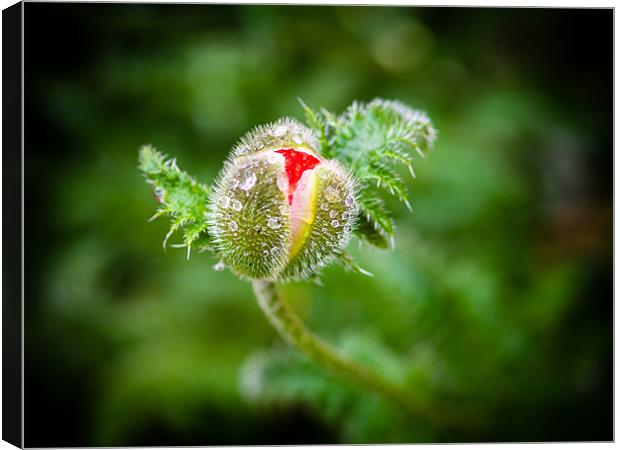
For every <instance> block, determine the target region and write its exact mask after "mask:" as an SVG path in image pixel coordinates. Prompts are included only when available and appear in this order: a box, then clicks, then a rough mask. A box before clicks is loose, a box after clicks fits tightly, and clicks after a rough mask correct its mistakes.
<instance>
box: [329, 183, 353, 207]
mask: <svg viewBox="0 0 620 450" xmlns="http://www.w3.org/2000/svg"><path fill="white" fill-rule="evenodd" d="M325 198H326V199H327V201H329V202H332V203H333V202H335V201H337V200H338V191H337V190H336V189H335V188H334V187H333V186H327V187H326V188H325ZM347 206H348V205H347Z"/></svg>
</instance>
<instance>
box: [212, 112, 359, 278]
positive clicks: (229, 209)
mask: <svg viewBox="0 0 620 450" xmlns="http://www.w3.org/2000/svg"><path fill="white" fill-rule="evenodd" d="M316 148H318V141H317V139H316V137H315V135H314V133H313V132H312V131H311V130H310V129H308V128H307V127H305V126H304V125H302V124H301V123H299V122H297V121H296V120H293V119H281V120H279V121H277V122H275V123H273V124H270V125H265V126H261V127H258V128H257V129H255V130H253V131H252V132H250V133H248V134H247V135H246V136H244V137H243V138H242V139H241V140H240V142H239V143H238V144H237V146H236V147H235V148H234V149H233V151H232V154H231V157H230V158H229V160H228V161H226V163H225V165H224V167H223V169H222V171H221V173H220V175H219V177H218V181H217V183H216V187H215V190H214V192H213V195H212V196H211V203H210V204H209V212H208V216H209V232H210V234H211V235H212V236H213V244H214V246H215V249H216V252H217V253H218V255H219V256H220V257H221V259H222V262H223V263H224V264H225V265H226V266H228V267H229V268H230V269H231V270H232V271H233V272H235V273H236V274H237V275H239V276H241V277H243V278H248V279H266V280H289V279H304V278H307V277H309V276H312V275H314V274H316V273H317V272H318V271H319V270H320V269H321V268H322V267H324V266H325V265H327V264H328V263H329V262H331V261H332V259H333V258H335V257H336V256H337V254H338V252H339V251H340V250H341V249H343V248H344V247H345V246H346V244H347V242H348V241H349V237H350V234H351V229H352V227H353V226H354V220H355V217H356V215H357V203H356V201H355V182H354V180H353V178H352V176H351V174H350V173H349V171H348V170H347V169H346V168H345V167H344V166H342V165H341V164H340V163H339V162H338V161H335V160H326V159H323V158H322V157H321V156H320V155H319V154H318V153H317V152H316V150H315V149H316Z"/></svg>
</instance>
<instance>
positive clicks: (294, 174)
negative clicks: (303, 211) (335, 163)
mask: <svg viewBox="0 0 620 450" xmlns="http://www.w3.org/2000/svg"><path fill="white" fill-rule="evenodd" d="M276 153H280V154H281V155H282V156H284V160H285V161H284V170H285V171H286V176H287V177H288V203H289V205H291V204H292V203H293V194H294V193H295V189H297V182H298V181H299V179H300V178H301V176H302V175H303V173H304V172H305V171H306V170H310V169H314V167H315V166H316V165H318V164H320V163H321V161H319V160H318V159H317V158H315V157H314V156H312V155H310V154H309V153H305V152H298V151H297V150H295V149H294V148H283V149H280V150H276Z"/></svg>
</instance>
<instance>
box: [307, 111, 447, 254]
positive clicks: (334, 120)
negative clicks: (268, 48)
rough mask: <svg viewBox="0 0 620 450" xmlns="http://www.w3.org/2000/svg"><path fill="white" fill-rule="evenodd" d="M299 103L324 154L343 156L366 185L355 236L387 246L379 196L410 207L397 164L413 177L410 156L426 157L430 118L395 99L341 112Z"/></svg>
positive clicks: (388, 222) (388, 233) (387, 220)
mask: <svg viewBox="0 0 620 450" xmlns="http://www.w3.org/2000/svg"><path fill="white" fill-rule="evenodd" d="M301 103H302V106H303V108H304V111H305V112H306V119H307V121H308V125H309V126H310V127H311V128H313V129H315V130H316V131H317V132H318V133H319V135H320V138H321V143H322V149H321V151H322V154H323V155H324V156H326V157H329V158H336V159H338V160H340V161H341V162H342V163H343V164H344V165H345V166H347V167H348V168H349V169H350V170H351V171H352V172H353V173H354V175H355V177H356V178H357V180H358V181H359V182H361V184H362V189H361V190H360V191H359V193H358V195H357V201H358V204H359V205H360V214H359V220H358V228H357V231H356V234H357V235H358V236H359V237H361V238H362V239H364V240H366V241H368V242H369V243H371V244H372V245H375V246H378V247H382V248H385V247H388V245H389V241H390V239H391V238H392V236H393V222H392V218H391V215H390V212H389V211H388V210H387V209H386V207H385V204H384V203H383V201H382V200H381V197H380V196H379V194H380V193H383V192H387V193H389V194H391V195H394V196H395V197H397V198H398V199H399V200H400V201H401V202H403V203H404V204H405V205H406V206H407V208H409V209H410V210H411V206H410V204H409V200H408V192H407V187H406V184H405V183H404V181H403V180H402V178H401V177H400V175H399V174H398V173H397V171H396V170H395V164H402V165H404V166H405V167H406V168H407V169H408V170H409V172H410V173H411V175H412V176H413V177H415V172H414V170H413V156H412V155H413V154H414V153H417V154H418V155H420V156H422V157H423V156H425V154H426V152H427V151H428V150H430V148H431V147H432V145H433V141H434V140H435V137H436V135H437V132H436V130H435V129H434V128H433V126H432V123H431V121H430V120H429V118H428V116H427V115H426V114H425V113H423V112H421V111H416V110H414V109H412V108H410V107H409V106H407V105H405V104H403V103H401V102H398V101H394V100H383V99H375V100H373V101H371V102H370V103H367V104H364V103H359V102H353V104H352V105H351V106H349V107H348V108H347V109H346V110H345V111H344V112H343V113H342V114H340V115H335V114H333V113H331V112H329V111H327V110H325V109H321V110H320V111H319V112H317V111H314V110H312V109H310V108H309V107H308V106H307V105H305V104H304V103H303V102H301Z"/></svg>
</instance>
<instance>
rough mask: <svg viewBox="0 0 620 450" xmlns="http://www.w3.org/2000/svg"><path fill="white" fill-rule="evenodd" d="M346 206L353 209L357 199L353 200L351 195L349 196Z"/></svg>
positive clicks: (346, 199) (345, 200)
mask: <svg viewBox="0 0 620 450" xmlns="http://www.w3.org/2000/svg"><path fill="white" fill-rule="evenodd" d="M344 204H345V205H347V207H349V208H352V207H353V205H355V198H353V196H352V195H351V194H349V195H347V197H346V198H345V199H344Z"/></svg>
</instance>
